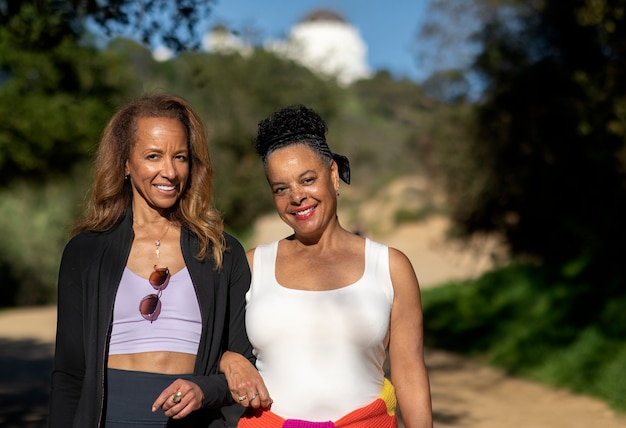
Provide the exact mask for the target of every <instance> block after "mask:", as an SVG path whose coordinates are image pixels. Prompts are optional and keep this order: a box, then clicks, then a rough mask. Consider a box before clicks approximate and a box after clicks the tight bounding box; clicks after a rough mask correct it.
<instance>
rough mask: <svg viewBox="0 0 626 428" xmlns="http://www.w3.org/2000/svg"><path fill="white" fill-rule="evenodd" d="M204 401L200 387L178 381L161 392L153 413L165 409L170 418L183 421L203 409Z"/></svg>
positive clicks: (182, 380) (189, 382)
mask: <svg viewBox="0 0 626 428" xmlns="http://www.w3.org/2000/svg"><path fill="white" fill-rule="evenodd" d="M203 399H204V395H203V394H202V390H201V389H200V387H199V386H198V385H196V384H195V383H193V382H191V381H188V380H184V379H176V380H175V381H174V382H172V384H171V385H170V386H168V387H167V388H165V389H164V390H163V392H161V395H159V397H158V398H157V399H156V401H155V402H154V403H153V404H152V411H153V412H156V411H157V410H158V409H163V411H164V412H165V416H167V417H168V418H172V419H182V418H184V417H186V416H188V415H189V414H190V413H191V412H193V411H194V410H198V409H199V408H200V407H202V400H203Z"/></svg>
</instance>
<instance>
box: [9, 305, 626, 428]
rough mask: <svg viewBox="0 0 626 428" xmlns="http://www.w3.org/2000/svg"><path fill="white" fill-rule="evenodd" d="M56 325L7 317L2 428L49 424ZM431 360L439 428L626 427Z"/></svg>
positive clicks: (530, 389)
mask: <svg viewBox="0 0 626 428" xmlns="http://www.w3.org/2000/svg"><path fill="white" fill-rule="evenodd" d="M55 320H56V310H55V308H54V307H44V308H29V309H16V310H10V311H4V312H0V375H1V376H0V379H2V381H1V382H0V426H2V427H5V428H18V427H19V428H39V427H44V426H45V418H46V414H47V393H48V375H49V370H50V367H51V357H52V343H53V342H54V332H55ZM426 363H427V365H428V369H429V373H430V380H431V389H432V398H433V412H434V417H435V427H437V428H453V427H454V428H463V427H471V428H502V427H507V428H591V427H593V428H596V427H597V428H600V427H601V428H624V427H626V416H625V415H616V414H615V413H614V412H612V411H610V410H609V409H608V408H607V406H606V405H605V404H604V403H602V402H600V401H597V400H594V399H591V398H588V397H583V396H578V395H574V394H570V393H567V392H565V391H560V390H556V389H552V388H546V387H544V386H542V385H539V384H536V383H533V382H528V381H524V380H520V379H515V378H511V377H508V376H505V375H503V374H502V373H501V372H499V371H498V370H494V369H491V368H488V367H484V366H482V365H479V364H476V363H474V362H472V361H470V360H467V359H464V358H461V357H458V356H456V355H453V354H450V353H447V352H442V351H438V350H428V351H427V353H426ZM229 413H230V414H231V415H234V414H236V409H231V411H230V412H229ZM231 417H232V416H231Z"/></svg>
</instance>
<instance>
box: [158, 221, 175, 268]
mask: <svg viewBox="0 0 626 428" xmlns="http://www.w3.org/2000/svg"><path fill="white" fill-rule="evenodd" d="M171 224H172V223H171V222H168V223H167V229H165V232H163V236H161V237H160V238H159V239H157V240H156V241H154V245H155V246H156V249H155V253H156V258H157V259H158V258H159V254H161V250H160V249H159V247H161V239H163V238H165V235H166V234H167V231H168V230H170V226H171Z"/></svg>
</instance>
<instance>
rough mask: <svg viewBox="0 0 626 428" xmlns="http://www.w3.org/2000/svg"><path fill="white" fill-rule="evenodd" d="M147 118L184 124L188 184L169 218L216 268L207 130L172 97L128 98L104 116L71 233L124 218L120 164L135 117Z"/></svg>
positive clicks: (126, 185)
mask: <svg viewBox="0 0 626 428" xmlns="http://www.w3.org/2000/svg"><path fill="white" fill-rule="evenodd" d="M147 117H152V118H153V117H166V118H173V119H178V120H180V122H181V123H182V124H183V126H184V128H185V131H186V134H187V144H188V147H189V153H190V162H189V163H190V165H189V167H190V174H189V183H188V185H187V187H186V189H185V191H184V192H183V194H182V195H181V197H180V199H179V200H178V202H177V204H176V205H175V206H174V208H173V210H172V212H171V217H170V220H171V221H174V222H177V223H178V224H180V225H185V226H186V227H188V228H189V229H190V230H191V231H192V232H193V233H195V234H196V235H197V236H198V239H199V241H200V252H199V254H197V255H196V256H197V257H198V258H199V259H204V258H207V257H208V256H209V250H210V248H211V247H212V253H213V254H212V255H213V258H214V259H215V263H216V266H217V267H218V268H220V267H221V265H222V254H223V252H224V251H225V249H226V242H225V239H224V236H223V234H222V232H223V231H224V223H223V220H222V217H221V215H220V213H219V212H218V211H217V210H216V209H215V207H214V206H213V165H212V164H211V159H210V156H209V148H208V138H207V130H206V127H205V126H204V123H203V122H202V120H201V119H200V117H199V116H198V114H197V113H196V112H195V111H194V110H193V109H192V108H191V106H190V105H189V103H187V101H185V100H184V99H182V98H180V97H176V96H172V95H150V96H145V97H142V98H139V99H137V100H134V101H131V102H129V103H128V104H126V105H124V106H123V107H122V108H120V109H119V110H118V111H117V112H116V113H115V114H114V115H113V117H112V118H111V119H110V120H109V122H108V123H107V125H106V127H105V128H104V131H103V132H102V137H101V138H100V143H99V145H98V151H97V155H96V159H95V177H94V184H93V188H92V190H91V197H90V199H89V202H88V205H87V208H86V212H85V215H84V217H83V218H82V219H81V220H79V221H78V223H77V224H76V226H75V228H74V233H79V232H81V231H85V230H91V231H105V230H108V229H110V228H111V227H113V226H114V225H116V224H118V223H119V222H120V221H122V219H123V218H124V213H125V211H126V208H127V207H128V206H129V204H130V203H131V201H132V196H133V192H132V189H131V184H130V180H126V179H125V177H124V166H125V164H126V161H127V160H128V159H129V157H130V152H131V150H132V148H133V145H134V144H135V141H136V130H137V120H138V119H140V118H147Z"/></svg>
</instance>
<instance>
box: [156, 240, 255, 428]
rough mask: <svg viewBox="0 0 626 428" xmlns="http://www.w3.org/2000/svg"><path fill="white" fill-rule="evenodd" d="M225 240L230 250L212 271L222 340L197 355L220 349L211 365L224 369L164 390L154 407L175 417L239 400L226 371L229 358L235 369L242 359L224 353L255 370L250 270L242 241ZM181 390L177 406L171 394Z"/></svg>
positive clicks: (175, 384)
mask: <svg viewBox="0 0 626 428" xmlns="http://www.w3.org/2000/svg"><path fill="white" fill-rule="evenodd" d="M226 239H227V247H228V248H229V249H228V251H227V252H226V253H225V254H224V264H223V265H222V269H221V270H220V271H219V272H213V273H212V275H213V278H214V279H215V281H216V284H215V286H217V287H218V293H217V297H216V299H217V300H216V301H215V303H214V304H215V305H219V309H218V312H219V316H218V318H219V321H220V322H219V323H218V322H217V321H216V325H219V326H220V327H214V328H219V329H220V330H221V331H220V332H216V333H215V334H216V335H217V336H216V339H217V337H219V338H220V339H219V340H217V341H213V342H212V343H214V344H215V345H216V346H219V349H218V348H215V349H211V350H209V349H208V348H204V349H200V351H199V356H198V359H199V361H202V359H203V357H201V356H200V355H201V354H202V352H211V353H213V352H217V355H216V357H217V358H216V360H211V364H213V361H215V364H216V365H217V363H219V371H222V372H221V373H218V372H217V370H218V367H216V366H213V367H212V368H211V370H210V373H205V374H198V375H195V376H193V377H192V378H191V382H189V381H179V380H177V381H175V382H174V383H172V384H171V385H170V386H168V387H167V388H166V389H165V390H163V392H162V393H161V394H160V395H159V397H158V398H157V399H156V400H155V402H154V403H153V407H154V408H157V409H158V408H163V409H164V410H165V414H166V415H167V416H169V417H173V418H175V419H178V418H181V417H185V416H186V415H187V414H189V413H190V412H191V411H193V410H197V409H199V408H200V407H208V408H218V407H223V406H228V405H231V404H233V403H234V402H238V401H237V399H236V398H238V397H240V396H241V395H237V396H236V398H234V397H233V393H232V392H231V389H230V387H229V386H230V385H229V382H233V381H234V380H231V379H227V377H226V376H225V374H224V372H226V371H227V370H229V367H228V361H232V362H233V367H232V370H236V368H235V367H234V366H235V365H236V364H239V362H240V360H234V359H233V360H228V357H226V360H225V361H224V362H222V361H221V359H222V358H224V357H223V356H222V354H223V353H224V352H226V351H232V353H236V354H239V355H242V357H241V359H242V360H244V361H246V362H247V364H248V366H249V367H251V368H252V369H253V370H254V371H256V369H255V368H254V366H253V362H254V355H253V354H252V345H250V342H249V341H248V335H247V334H246V331H245V294H246V292H247V291H248V289H249V287H250V269H249V267H248V263H247V262H246V258H245V253H244V250H243V247H242V246H241V244H240V243H239V242H238V241H237V240H235V239H234V238H232V237H231V236H229V235H226ZM192 266H194V265H193V264H192ZM201 292H206V290H201ZM201 300H202V297H201ZM216 309H217V308H216ZM229 354H230V353H229ZM196 364H197V362H196ZM214 370H215V371H214ZM257 376H258V373H257ZM179 390H180V391H181V392H182V393H183V394H184V398H183V399H182V400H181V402H180V403H179V404H178V405H174V403H173V402H172V400H171V397H172V396H173V395H174V394H175V393H176V392H177V391H179Z"/></svg>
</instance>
